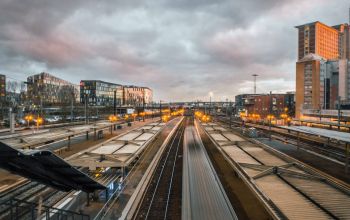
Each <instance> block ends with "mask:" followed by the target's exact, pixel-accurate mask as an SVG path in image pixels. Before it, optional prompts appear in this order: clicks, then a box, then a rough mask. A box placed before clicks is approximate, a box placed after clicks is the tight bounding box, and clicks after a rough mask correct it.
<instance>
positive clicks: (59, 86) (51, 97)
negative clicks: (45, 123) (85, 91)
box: [27, 72, 79, 106]
mask: <svg viewBox="0 0 350 220" xmlns="http://www.w3.org/2000/svg"><path fill="white" fill-rule="evenodd" d="M78 94H79V86H78V85H74V84H72V83H70V82H68V81H66V80H63V79H60V78H58V77H55V76H53V75H51V74H49V73H45V72H42V73H39V74H36V75H32V76H29V77H28V78H27V99H28V100H29V101H30V102H31V104H34V105H45V106H47V105H55V104H63V103H67V104H68V103H71V102H76V101H78V100H79V99H78Z"/></svg>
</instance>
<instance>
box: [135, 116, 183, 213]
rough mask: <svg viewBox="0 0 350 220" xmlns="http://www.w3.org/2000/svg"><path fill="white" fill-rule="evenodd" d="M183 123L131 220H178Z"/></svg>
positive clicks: (167, 148)
mask: <svg viewBox="0 0 350 220" xmlns="http://www.w3.org/2000/svg"><path fill="white" fill-rule="evenodd" d="M187 123H188V119H187V120H185V121H183V122H182V124H181V125H180V126H179V128H178V129H177V131H176V133H175V135H174V136H173V137H172V139H171V141H170V142H169V144H168V145H167V146H166V149H165V151H164V152H163V154H162V157H161V159H160V161H159V162H158V165H157V167H156V170H155V172H154V174H153V176H152V180H151V182H150V183H149V185H148V187H147V189H146V192H145V194H144V196H143V199H142V201H141V204H140V205H139V207H138V210H137V211H136V213H135V214H134V216H133V218H134V219H181V196H179V195H181V181H182V150H183V149H182V143H183V134H184V130H185V126H186V124H187Z"/></svg>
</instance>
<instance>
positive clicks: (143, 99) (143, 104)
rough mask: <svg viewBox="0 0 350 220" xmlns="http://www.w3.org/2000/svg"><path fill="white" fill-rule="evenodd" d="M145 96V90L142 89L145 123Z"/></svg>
mask: <svg viewBox="0 0 350 220" xmlns="http://www.w3.org/2000/svg"><path fill="white" fill-rule="evenodd" d="M145 95H146V92H145V89H144V90H143V98H142V109H143V110H142V111H143V121H145Z"/></svg>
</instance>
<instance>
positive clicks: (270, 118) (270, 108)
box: [269, 91, 272, 141]
mask: <svg viewBox="0 0 350 220" xmlns="http://www.w3.org/2000/svg"><path fill="white" fill-rule="evenodd" d="M269 115H270V117H269V139H270V141H271V120H272V91H270V107H269Z"/></svg>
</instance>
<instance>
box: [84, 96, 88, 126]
mask: <svg viewBox="0 0 350 220" xmlns="http://www.w3.org/2000/svg"><path fill="white" fill-rule="evenodd" d="M84 95H85V96H84V98H85V102H84V104H85V108H84V110H85V124H87V123H88V115H87V101H88V98H87V94H84Z"/></svg>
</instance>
